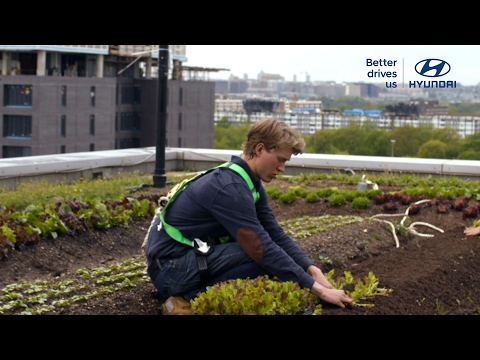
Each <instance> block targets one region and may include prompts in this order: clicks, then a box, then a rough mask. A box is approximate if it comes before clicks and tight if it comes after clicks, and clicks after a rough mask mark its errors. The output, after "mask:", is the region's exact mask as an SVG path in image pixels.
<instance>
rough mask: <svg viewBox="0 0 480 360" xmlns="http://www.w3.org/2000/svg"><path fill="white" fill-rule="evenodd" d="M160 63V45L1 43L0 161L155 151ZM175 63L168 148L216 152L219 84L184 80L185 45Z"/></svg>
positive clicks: (176, 51) (172, 53) (177, 49)
mask: <svg viewBox="0 0 480 360" xmlns="http://www.w3.org/2000/svg"><path fill="white" fill-rule="evenodd" d="M160 51H161V49H160ZM158 58H159V45H0V69H1V74H0V99H3V102H2V104H1V105H0V120H1V123H0V124H1V126H2V133H1V135H2V137H1V146H0V158H7V157H19V156H34V155H49V154H59V153H71V152H84V151H95V150H113V149H125V148H136V147H149V146H155V145H156V133H157V131H156V129H157V123H158V116H157V110H158V101H159V93H158V88H159V86H158ZM169 59H170V64H169V74H168V94H167V97H166V98H167V116H166V124H165V128H166V138H165V146H171V147H193V148H213V127H214V108H215V100H214V98H215V83H214V82H210V81H202V80H198V79H197V78H195V79H194V80H191V79H188V80H184V76H183V74H184V72H186V71H190V70H191V69H190V68H188V67H186V66H183V62H185V61H186V60H187V57H186V45H169ZM194 70H195V73H197V72H198V71H202V70H203V71H209V69H201V68H200V69H199V68H195V69H194Z"/></svg>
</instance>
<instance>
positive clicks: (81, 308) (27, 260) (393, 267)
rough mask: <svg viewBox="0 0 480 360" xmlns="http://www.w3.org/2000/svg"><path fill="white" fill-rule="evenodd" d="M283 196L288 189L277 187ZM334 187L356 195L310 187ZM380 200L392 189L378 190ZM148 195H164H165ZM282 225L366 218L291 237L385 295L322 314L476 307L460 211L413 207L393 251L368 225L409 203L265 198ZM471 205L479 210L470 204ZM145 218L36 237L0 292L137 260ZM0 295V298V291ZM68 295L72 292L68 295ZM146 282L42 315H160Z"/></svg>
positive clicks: (473, 258)
mask: <svg viewBox="0 0 480 360" xmlns="http://www.w3.org/2000/svg"><path fill="white" fill-rule="evenodd" d="M275 185H277V186H281V187H283V190H285V188H287V187H288V186H291V184H289V183H288V182H286V181H284V182H282V181H280V180H276V181H275ZM330 186H337V187H338V188H339V189H345V188H348V187H350V188H352V189H353V188H356V187H355V186H347V185H345V184H340V183H338V184H335V183H332V182H328V183H327V182H322V181H316V182H315V183H312V184H311V186H310V187H311V188H315V187H316V188H320V187H330ZM381 190H382V191H384V192H385V193H387V192H389V191H393V190H398V189H395V188H389V187H387V186H384V187H382V188H381ZM145 191H150V192H155V193H159V194H164V193H165V192H167V191H168V188H166V189H154V188H150V189H146V190H145ZM270 202H271V206H272V209H273V211H274V213H275V215H276V216H277V219H278V220H279V221H280V222H283V221H287V220H291V219H293V218H298V217H303V216H309V217H318V216H322V215H326V214H329V215H343V216H359V217H361V218H363V219H364V220H363V221H361V222H356V223H352V224H348V225H342V226H338V227H332V228H328V229H327V230H326V231H323V232H318V233H316V234H313V235H311V236H309V237H306V238H302V239H297V242H298V244H299V246H300V247H301V248H302V249H303V250H304V251H305V252H306V253H307V254H308V255H309V256H310V257H311V259H312V260H313V261H314V262H315V263H316V264H317V265H318V266H319V267H320V268H321V269H322V270H323V271H325V272H327V271H330V270H332V269H333V270H334V273H335V276H341V275H343V272H344V271H350V272H351V273H352V275H353V276H354V277H356V278H363V277H365V276H367V275H368V273H369V272H372V273H373V274H374V275H375V276H376V277H377V278H378V279H379V281H380V282H379V287H381V288H388V289H391V290H392V292H391V293H390V294H389V295H388V296H376V297H374V298H371V299H368V300H365V301H364V303H368V304H372V305H373V307H372V308H366V307H360V306H356V307H354V308H353V309H339V308H337V307H335V306H329V305H328V304H323V311H322V315H407V314H412V315H441V314H448V315H460V314H465V315H473V314H479V310H480V305H479V304H480V261H479V260H478V256H479V255H480V239H479V238H478V237H465V236H464V234H463V231H464V229H465V228H466V227H469V226H471V225H472V223H473V220H474V219H471V218H464V216H463V214H462V212H461V211H457V210H455V209H451V208H450V209H449V210H448V212H447V213H439V212H437V206H436V205H434V204H431V203H423V204H421V205H420V211H419V212H418V213H416V214H414V215H411V214H410V215H408V221H409V223H412V222H423V223H428V224H431V225H433V226H435V227H436V228H438V229H441V230H443V232H441V231H438V230H436V229H435V228H431V227H428V226H422V225H418V226H416V227H415V230H416V231H417V232H418V233H420V234H429V235H433V236H432V237H422V236H418V235H414V234H410V233H407V232H402V233H398V234H397V236H398V242H399V245H400V246H399V247H397V246H396V242H395V238H394V236H393V234H392V229H391V228H390V226H389V225H388V224H386V223H384V222H380V221H376V220H369V219H368V218H370V217H371V216H373V215H377V214H390V215H391V214H398V215H400V216H395V217H385V216H383V217H377V219H382V220H387V221H390V222H392V223H397V224H398V223H400V221H401V220H402V218H403V216H402V214H405V212H406V210H407V208H408V207H409V206H408V205H401V204H399V205H398V209H397V210H395V211H385V210H384V208H383V207H382V205H375V204H372V205H371V206H370V207H369V208H368V209H362V210H357V209H354V208H353V207H352V205H351V203H347V204H345V205H341V206H335V207H333V206H331V205H330V204H329V202H328V201H326V200H321V201H319V202H316V203H307V202H306V201H305V200H304V199H303V198H301V197H298V198H297V200H296V201H294V202H293V203H291V204H286V205H284V204H280V203H279V201H278V200H270ZM470 204H471V205H475V206H476V205H477V202H476V201H475V200H470ZM150 222H151V219H150V218H147V219H144V220H142V221H139V222H136V223H134V224H131V226H130V227H129V228H111V229H109V230H106V231H92V232H88V233H85V234H81V235H80V236H78V237H67V236H66V237H61V238H59V239H57V240H52V239H48V240H42V241H41V242H40V243H39V244H37V245H35V246H32V247H29V248H27V249H25V250H23V251H15V252H13V253H11V254H10V255H9V257H8V258H7V259H5V260H3V261H0V290H1V289H2V288H4V287H5V286H6V285H8V284H13V283H18V282H21V281H33V280H36V279H42V278H44V279H51V278H53V277H61V278H65V279H68V278H75V277H78V275H77V274H76V270H77V269H80V268H87V269H95V268H98V267H102V266H106V264H112V263H115V262H119V261H122V260H124V259H127V258H131V257H137V258H138V259H142V257H141V253H140V246H141V244H142V242H143V238H144V236H145V233H146V231H147V229H148V227H149V225H150ZM0 295H1V292H0ZM70 295H71V294H70ZM164 300H165V299H163V298H162V297H161V296H158V294H157V292H156V290H155V289H154V288H153V286H152V285H151V284H150V283H149V282H139V283H138V284H137V285H136V286H135V287H128V288H125V289H123V290H121V291H117V292H113V293H109V294H103V295H99V296H97V297H93V298H90V299H89V300H87V301H82V302H77V303H74V304H72V305H71V306H67V307H63V308H56V309H55V310H53V311H50V312H46V314H49V315H160V305H161V303H162V302H163V301H164Z"/></svg>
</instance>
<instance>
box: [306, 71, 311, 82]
mask: <svg viewBox="0 0 480 360" xmlns="http://www.w3.org/2000/svg"><path fill="white" fill-rule="evenodd" d="M306 74H307V83H309V82H310V74H309V73H306Z"/></svg>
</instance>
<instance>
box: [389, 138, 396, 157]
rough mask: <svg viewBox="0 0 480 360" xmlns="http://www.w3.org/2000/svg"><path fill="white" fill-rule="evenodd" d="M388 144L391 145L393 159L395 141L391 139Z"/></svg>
mask: <svg viewBox="0 0 480 360" xmlns="http://www.w3.org/2000/svg"><path fill="white" fill-rule="evenodd" d="M390 142H391V143H392V157H393V147H394V146H395V142H396V141H395V140H393V139H392V140H390Z"/></svg>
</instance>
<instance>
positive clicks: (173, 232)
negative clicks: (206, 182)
mask: <svg viewBox="0 0 480 360" xmlns="http://www.w3.org/2000/svg"><path fill="white" fill-rule="evenodd" d="M222 167H224V168H227V169H231V170H233V171H235V172H237V173H238V174H239V175H240V176H242V178H243V179H244V180H245V182H246V183H247V185H248V187H249V188H250V191H251V192H252V196H253V200H254V201H255V202H257V201H258V199H259V198H260V194H259V193H258V191H256V189H255V187H254V186H253V182H252V179H250V176H248V174H247V172H246V171H245V170H244V169H243V168H242V167H241V166H240V165H237V164H234V163H232V162H230V161H227V162H225V163H223V164H220V165H218V166H215V167H213V168H210V169H208V170H206V171H203V172H201V173H199V174H198V175H197V176H194V177H192V178H190V179H187V180H184V181H183V182H182V183H180V184H179V185H178V186H176V187H175V188H173V189H172V191H170V193H169V199H168V202H167V203H166V204H165V206H164V207H163V209H162V211H161V212H160V220H161V221H162V226H163V228H164V229H165V231H166V232H167V234H168V235H170V237H171V238H172V239H174V240H177V241H179V242H181V243H182V244H186V245H189V246H192V247H194V246H195V245H194V242H193V241H192V240H189V239H187V238H186V237H185V236H183V234H182V233H181V232H180V230H178V229H177V228H175V227H173V226H171V225H169V224H167V222H166V221H165V219H164V216H165V211H166V210H167V208H168V206H169V205H170V204H171V203H172V202H173V200H175V198H176V197H177V195H178V194H179V193H180V192H181V191H182V190H183V189H185V187H186V186H187V185H188V184H190V183H191V182H192V181H193V180H196V179H198V178H199V177H200V176H203V175H205V174H207V173H209V172H210V171H212V170H215V169H217V168H222ZM195 240H196V239H195ZM197 243H198V241H197Z"/></svg>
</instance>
